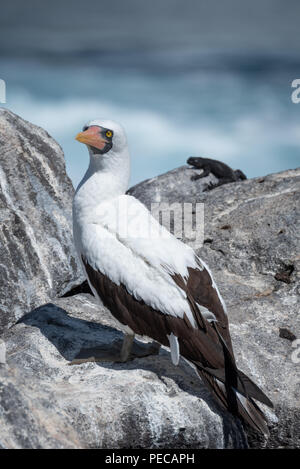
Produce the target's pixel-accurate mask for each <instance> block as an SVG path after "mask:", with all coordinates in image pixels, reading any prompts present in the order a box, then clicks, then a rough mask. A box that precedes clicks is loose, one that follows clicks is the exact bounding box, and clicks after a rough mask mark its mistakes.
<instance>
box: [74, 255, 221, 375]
mask: <svg viewBox="0 0 300 469" xmlns="http://www.w3.org/2000/svg"><path fill="white" fill-rule="evenodd" d="M83 263H84V266H85V269H86V273H87V277H88V280H89V282H90V283H91V285H92V287H94V289H95V290H96V291H97V293H98V295H99V297H100V298H101V300H102V301H103V303H104V305H105V306H106V307H107V308H108V309H109V310H110V312H111V313H112V314H113V316H114V317H115V318H116V319H117V320H118V321H119V322H121V323H122V324H124V325H127V326H129V327H130V328H131V329H132V330H133V331H134V332H135V333H136V334H139V335H146V336H148V337H151V338H152V339H154V340H156V341H157V342H159V343H161V344H162V345H165V346H169V340H168V335H170V334H171V332H173V334H174V335H175V336H176V337H177V338H178V342H179V347H180V354H181V355H182V356H183V357H185V358H186V359H188V360H190V361H192V362H199V363H201V364H202V365H203V366H205V367H210V368H217V369H218V368H224V353H223V348H222V344H221V343H220V340H219V338H218V334H217V333H216V331H215V330H214V328H213V327H212V326H211V324H210V323H209V322H207V321H206V320H205V319H204V318H203V317H202V316H201V313H200V311H199V310H198V308H197V307H196V306H195V311H197V310H198V313H197V314H199V318H198V320H197V322H198V323H203V326H204V327H199V328H195V327H193V326H192V325H191V323H190V321H189V319H188V318H187V315H186V314H184V316H183V318H179V317H174V316H172V315H168V314H164V313H162V312H160V311H158V310H156V309H154V308H152V307H151V306H149V305H147V304H146V303H145V302H144V301H141V300H137V299H136V298H134V296H133V295H131V293H129V292H128V291H127V289H126V287H125V286H124V285H122V284H121V285H116V284H115V283H113V282H112V281H111V280H110V279H109V278H108V277H107V276H106V275H104V274H102V273H101V272H99V271H96V270H94V269H93V268H92V267H91V266H90V265H89V263H88V262H87V261H86V260H85V259H84V258H83ZM190 301H191V302H193V298H192V297H190ZM194 314H196V312H194Z"/></svg>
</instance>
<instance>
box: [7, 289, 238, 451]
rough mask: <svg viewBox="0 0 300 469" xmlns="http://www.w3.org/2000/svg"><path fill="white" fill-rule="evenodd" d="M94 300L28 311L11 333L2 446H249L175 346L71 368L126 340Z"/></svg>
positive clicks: (68, 300)
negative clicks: (86, 354)
mask: <svg viewBox="0 0 300 469" xmlns="http://www.w3.org/2000/svg"><path fill="white" fill-rule="evenodd" d="M121 336H122V334H121V332H120V331H118V330H117V326H116V324H115V321H114V320H113V318H112V317H111V315H110V313H109V312H108V311H107V310H106V309H105V308H104V307H103V306H99V305H98V304H97V303H96V302H95V298H94V297H92V296H91V295H88V294H83V295H76V296H73V297H69V298H60V299H58V300H56V301H55V304H47V305H44V306H42V307H39V308H37V309H35V310H34V311H32V312H30V313H28V314H27V315H25V316H24V318H23V319H22V322H21V323H19V324H17V325H16V326H14V327H13V328H12V329H10V330H9V331H7V332H6V333H5V341H6V346H7V366H6V368H5V369H2V368H0V382H1V384H0V445H2V447H3V448H225V447H226V448H232V447H237V448H243V447H246V446H247V443H246V439H245V436H244V433H243V430H242V427H241V424H240V422H239V421H236V420H234V418H233V417H232V416H231V415H229V414H227V413H225V412H222V411H221V410H220V409H219V408H218V406H217V405H216V404H215V402H214V401H213V399H212V397H211V395H210V393H209V391H207V390H206V389H205V388H204V386H203V385H202V383H201V382H200V380H199V378H198V377H197V375H196V373H195V372H194V370H193V369H192V368H191V367H190V366H189V365H188V364H187V363H186V362H184V361H183V360H182V361H181V362H180V366H178V367H175V366H174V365H173V364H172V362H171V359H170V354H169V352H168V351H167V350H166V349H161V350H160V354H159V356H149V357H146V358H138V359H134V360H132V361H130V362H127V363H125V364H124V363H111V362H89V363H83V364H80V365H72V366H70V363H71V362H72V360H73V359H74V358H75V357H76V356H77V354H78V352H79V351H80V350H81V349H82V348H89V349H90V348H92V347H106V348H107V349H108V350H109V349H110V348H111V347H112V346H113V344H114V343H115V342H116V341H118V340H120V338H121Z"/></svg>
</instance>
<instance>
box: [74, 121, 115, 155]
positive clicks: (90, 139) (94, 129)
mask: <svg viewBox="0 0 300 469" xmlns="http://www.w3.org/2000/svg"><path fill="white" fill-rule="evenodd" d="M75 139H76V140H78V142H81V143H85V144H86V145H90V146H91V147H95V148H98V149H99V150H103V148H104V147H105V145H106V144H107V143H108V142H107V140H105V139H104V138H102V137H101V133H100V128H99V127H98V126H96V125H93V126H91V127H89V128H88V129H87V130H85V131H84V132H79V134H77V135H76V137H75Z"/></svg>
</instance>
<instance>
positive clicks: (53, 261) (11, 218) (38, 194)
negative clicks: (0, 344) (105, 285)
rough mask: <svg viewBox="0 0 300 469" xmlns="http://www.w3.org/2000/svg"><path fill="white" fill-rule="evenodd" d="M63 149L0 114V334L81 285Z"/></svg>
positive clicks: (32, 128) (7, 113) (41, 133)
mask: <svg viewBox="0 0 300 469" xmlns="http://www.w3.org/2000/svg"><path fill="white" fill-rule="evenodd" d="M73 191H74V190H73V187H72V184H71V181H70V179H69V178H68V177H67V175H66V170H65V162H64V156H63V152H62V150H61V148H60V147H59V145H58V144H57V143H56V142H55V141H54V140H53V139H52V138H51V137H50V136H49V135H48V134H47V132H45V131H44V130H43V129H41V128H39V127H36V126H35V125H33V124H30V123H29V122H26V121H24V120H23V119H21V118H20V117H18V116H16V115H15V114H13V113H12V112H10V111H8V110H6V109H3V108H0V222H1V223H0V283H1V289H0V305H1V306H0V331H1V330H3V329H4V328H5V327H8V326H10V325H12V324H13V323H14V322H15V321H16V320H17V319H18V318H19V317H20V316H22V315H23V314H24V311H30V310H31V309H32V308H34V307H36V306H38V305H40V304H43V303H45V302H46V301H49V298H51V297H55V296H57V295H60V294H63V293H64V291H66V290H67V289H69V288H70V286H72V285H73V284H74V283H78V282H80V280H82V274H81V270H80V267H79V264H78V262H77V259H76V255H75V251H74V248H73V243H72V232H71V203H72V197H73Z"/></svg>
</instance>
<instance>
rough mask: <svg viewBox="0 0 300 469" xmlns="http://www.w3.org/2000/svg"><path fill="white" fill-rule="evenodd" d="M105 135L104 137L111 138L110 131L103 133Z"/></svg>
mask: <svg viewBox="0 0 300 469" xmlns="http://www.w3.org/2000/svg"><path fill="white" fill-rule="evenodd" d="M105 135H106V137H108V138H110V137H111V136H112V132H111V130H107V131H106V132H105Z"/></svg>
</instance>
